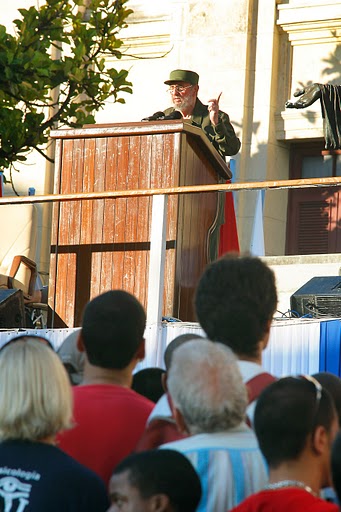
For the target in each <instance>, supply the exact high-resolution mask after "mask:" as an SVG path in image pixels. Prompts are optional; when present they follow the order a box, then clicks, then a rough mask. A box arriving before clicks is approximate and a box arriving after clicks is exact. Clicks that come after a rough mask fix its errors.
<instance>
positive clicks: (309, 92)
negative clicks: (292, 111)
mask: <svg viewBox="0 0 341 512" xmlns="http://www.w3.org/2000/svg"><path fill="white" fill-rule="evenodd" d="M294 96H295V98H297V97H298V96H300V99H299V100H297V101H295V102H291V101H287V102H286V103H285V106H286V108H306V107H310V105H312V104H313V103H314V102H315V101H316V100H318V99H319V98H321V89H320V84H318V83H315V84H312V85H308V87H304V88H303V89H300V90H299V91H297V92H295V93H294Z"/></svg>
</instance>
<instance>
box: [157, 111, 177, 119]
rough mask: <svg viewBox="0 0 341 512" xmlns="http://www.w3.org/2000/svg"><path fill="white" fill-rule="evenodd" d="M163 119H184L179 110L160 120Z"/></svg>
mask: <svg viewBox="0 0 341 512" xmlns="http://www.w3.org/2000/svg"><path fill="white" fill-rule="evenodd" d="M161 119H166V120H167V119H182V114H181V112H179V111H178V110H174V112H171V113H170V114H168V116H165V115H164V116H163V117H160V120H161Z"/></svg>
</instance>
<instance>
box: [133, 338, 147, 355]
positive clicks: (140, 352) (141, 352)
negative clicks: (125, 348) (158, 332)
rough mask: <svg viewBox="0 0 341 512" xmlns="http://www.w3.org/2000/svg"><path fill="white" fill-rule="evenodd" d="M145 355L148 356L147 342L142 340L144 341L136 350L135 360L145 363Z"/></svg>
mask: <svg viewBox="0 0 341 512" xmlns="http://www.w3.org/2000/svg"><path fill="white" fill-rule="evenodd" d="M145 355H146V340H145V339H144V338H142V341H141V343H140V344H139V346H138V348H137V350H136V354H135V358H136V359H138V360H139V361H143V359H144V358H145Z"/></svg>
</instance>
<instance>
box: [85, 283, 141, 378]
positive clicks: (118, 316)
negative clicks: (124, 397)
mask: <svg viewBox="0 0 341 512" xmlns="http://www.w3.org/2000/svg"><path fill="white" fill-rule="evenodd" d="M145 327H146V314H145V311H144V309H143V306H142V305H141V304H140V302H139V301H138V300H137V299H136V298H135V297H134V296H133V295H131V294H130V293H128V292H125V291H123V290H111V291H108V292H105V293H103V294H101V295H99V296H98V297H95V298H94V299H93V300H91V301H90V302H88V304H87V305H86V307H85V310H84V315H83V322H82V331H81V336H82V339H83V342H84V347H85V351H86V354H87V357H88V360H89V362H90V363H91V364H92V365H95V366H99V367H101V368H112V369H123V368H125V367H126V366H128V364H129V363H130V362H131V360H132V359H133V357H134V355H135V354H136V351H137V349H138V347H139V345H140V343H141V342H142V340H143V334H144V330H145Z"/></svg>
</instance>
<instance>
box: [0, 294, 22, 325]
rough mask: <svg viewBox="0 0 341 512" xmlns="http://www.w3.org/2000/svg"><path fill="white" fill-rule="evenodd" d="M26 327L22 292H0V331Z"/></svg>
mask: <svg viewBox="0 0 341 512" xmlns="http://www.w3.org/2000/svg"><path fill="white" fill-rule="evenodd" d="M13 327H14V328H21V327H25V305H24V295H23V292H22V290H0V329H7V328H13Z"/></svg>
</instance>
